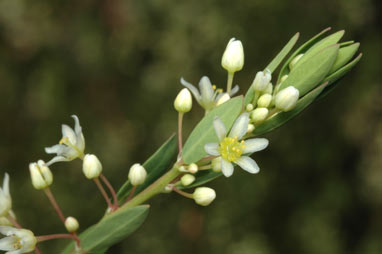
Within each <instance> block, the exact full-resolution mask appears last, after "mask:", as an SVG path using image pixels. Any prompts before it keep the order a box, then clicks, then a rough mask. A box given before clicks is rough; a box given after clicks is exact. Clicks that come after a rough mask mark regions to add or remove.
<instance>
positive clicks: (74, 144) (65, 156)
mask: <svg viewBox="0 0 382 254" xmlns="http://www.w3.org/2000/svg"><path fill="white" fill-rule="evenodd" d="M72 117H73V118H74V130H73V129H72V128H70V127H69V126H68V125H66V124H63V125H62V136H63V137H62V139H61V140H60V142H59V144H57V145H54V146H51V147H46V148H45V152H46V153H49V154H53V153H55V154H57V155H56V156H55V157H54V158H53V159H51V160H50V161H49V162H48V163H47V164H46V165H47V166H50V165H52V164H53V163H56V162H59V161H71V160H74V159H76V158H83V157H84V150H85V139H84V135H83V134H82V128H81V126H80V121H79V120H78V117H77V116H76V115H72Z"/></svg>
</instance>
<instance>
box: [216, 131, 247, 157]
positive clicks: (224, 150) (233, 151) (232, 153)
mask: <svg viewBox="0 0 382 254" xmlns="http://www.w3.org/2000/svg"><path fill="white" fill-rule="evenodd" d="M244 148H245V145H244V140H242V141H241V142H239V140H238V139H237V137H235V138H230V137H226V138H224V139H223V140H222V141H221V142H220V144H219V153H220V155H221V156H222V158H223V159H225V160H227V161H229V162H232V161H236V160H237V159H239V158H240V157H241V155H242V154H243V150H244Z"/></svg>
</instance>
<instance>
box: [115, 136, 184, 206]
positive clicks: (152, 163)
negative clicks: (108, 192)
mask: <svg viewBox="0 0 382 254" xmlns="http://www.w3.org/2000/svg"><path fill="white" fill-rule="evenodd" d="M177 152H178V146H177V140H176V136H175V135H173V136H171V137H170V138H169V139H168V140H167V141H166V142H165V143H164V144H163V145H162V146H161V147H160V148H159V149H158V150H157V151H156V152H155V153H154V154H153V155H152V156H151V157H150V158H149V159H148V160H147V161H146V162H145V163H143V165H142V166H143V167H144V168H145V169H146V171H147V177H146V180H145V182H144V183H143V184H141V185H139V186H137V188H136V190H135V193H136V194H138V193H139V192H141V191H142V190H143V189H145V188H146V187H147V186H149V185H150V184H152V183H153V182H155V180H157V179H158V178H159V177H160V176H162V175H163V174H164V173H165V172H166V171H167V170H168V169H169V168H171V166H172V164H173V163H174V161H175V159H176V155H177ZM127 174H128V172H126V175H127ZM132 187H133V186H132V185H131V184H130V181H129V180H127V181H126V182H125V183H124V184H123V185H122V187H121V188H120V189H119V191H118V194H117V196H118V201H119V203H122V202H123V201H125V200H126V199H127V197H128V196H129V193H130V191H131V189H132Z"/></svg>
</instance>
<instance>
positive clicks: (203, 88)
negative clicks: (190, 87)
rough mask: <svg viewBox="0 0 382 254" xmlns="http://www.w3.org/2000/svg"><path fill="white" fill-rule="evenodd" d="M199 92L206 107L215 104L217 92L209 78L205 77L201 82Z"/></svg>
mask: <svg viewBox="0 0 382 254" xmlns="http://www.w3.org/2000/svg"><path fill="white" fill-rule="evenodd" d="M199 91H200V95H201V101H202V104H203V105H205V106H208V105H210V104H211V103H212V102H214V94H215V91H214V89H213V88H212V84H211V81H210V79H209V78H208V77H207V76H203V77H202V78H201V79H200V81H199Z"/></svg>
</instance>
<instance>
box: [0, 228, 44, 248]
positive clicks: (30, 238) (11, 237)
mask: <svg viewBox="0 0 382 254" xmlns="http://www.w3.org/2000/svg"><path fill="white" fill-rule="evenodd" d="M0 233H1V234H3V235H6V237H4V238H2V239H0V250H2V251H6V252H5V254H21V253H28V252H31V251H33V250H34V248H35V246H36V243H37V239H36V237H35V236H34V234H33V232H32V231H30V230H27V229H18V228H14V227H8V226H0Z"/></svg>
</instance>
